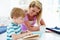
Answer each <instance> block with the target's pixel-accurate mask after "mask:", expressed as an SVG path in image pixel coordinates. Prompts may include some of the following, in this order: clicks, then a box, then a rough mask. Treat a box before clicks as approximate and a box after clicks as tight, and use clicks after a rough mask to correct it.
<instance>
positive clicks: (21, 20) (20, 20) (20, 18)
mask: <svg viewBox="0 0 60 40" xmlns="http://www.w3.org/2000/svg"><path fill="white" fill-rule="evenodd" d="M15 21H16V23H18V24H21V23H23V21H24V20H23V18H22V17H18V18H16V19H15Z"/></svg>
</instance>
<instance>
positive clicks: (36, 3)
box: [29, 1, 42, 25]
mask: <svg viewBox="0 0 60 40" xmlns="http://www.w3.org/2000/svg"><path fill="white" fill-rule="evenodd" d="M35 6H36V7H37V8H38V9H40V11H39V14H38V15H37V16H36V17H37V24H38V25H39V24H40V18H41V15H42V3H41V2H39V1H32V2H31V3H30V5H29V8H31V7H35Z"/></svg>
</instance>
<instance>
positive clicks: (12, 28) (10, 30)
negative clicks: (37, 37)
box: [7, 23, 21, 40]
mask: <svg viewBox="0 0 60 40" xmlns="http://www.w3.org/2000/svg"><path fill="white" fill-rule="evenodd" d="M20 33H21V25H18V24H15V23H10V24H9V25H8V27H7V40H12V34H20Z"/></svg>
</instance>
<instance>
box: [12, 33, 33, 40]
mask: <svg viewBox="0 0 60 40" xmlns="http://www.w3.org/2000/svg"><path fill="white" fill-rule="evenodd" d="M30 34H32V33H31V32H27V33H23V34H18V35H17V34H13V35H12V38H13V40H17V39H19V38H22V37H25V36H27V35H30Z"/></svg>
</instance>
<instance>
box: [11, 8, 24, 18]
mask: <svg viewBox="0 0 60 40" xmlns="http://www.w3.org/2000/svg"><path fill="white" fill-rule="evenodd" d="M20 16H21V17H24V16H25V14H24V11H23V10H22V9H21V8H13V9H12V12H11V18H14V17H16V18H18V17H20Z"/></svg>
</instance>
